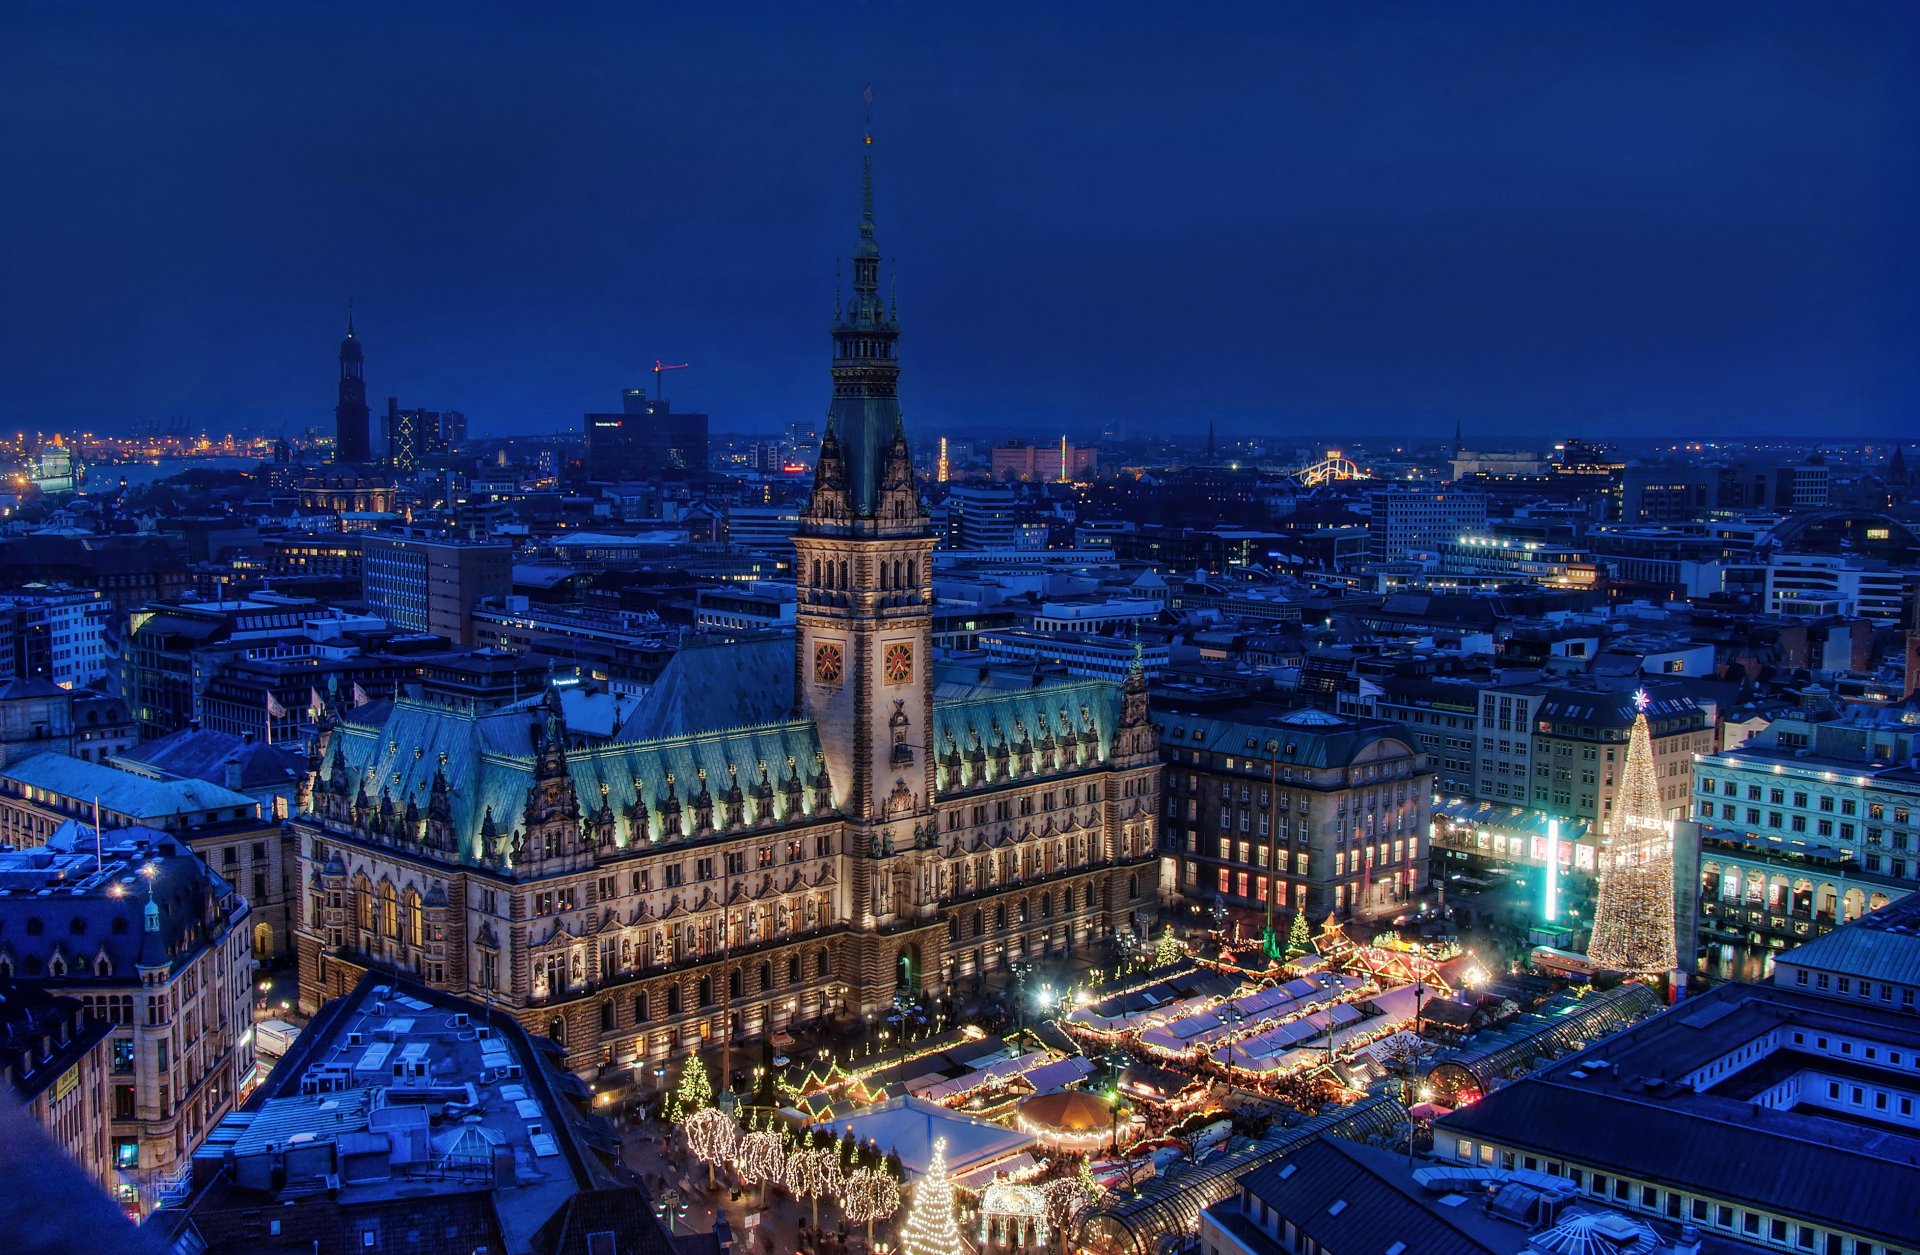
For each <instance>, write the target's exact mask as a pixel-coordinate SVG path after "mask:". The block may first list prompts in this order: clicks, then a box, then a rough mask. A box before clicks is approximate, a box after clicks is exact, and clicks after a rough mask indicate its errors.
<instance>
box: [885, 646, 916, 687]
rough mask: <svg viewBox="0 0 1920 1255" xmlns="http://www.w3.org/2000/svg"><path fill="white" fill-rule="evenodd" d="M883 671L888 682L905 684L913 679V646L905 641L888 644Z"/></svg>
mask: <svg viewBox="0 0 1920 1255" xmlns="http://www.w3.org/2000/svg"><path fill="white" fill-rule="evenodd" d="M882 673H883V674H884V675H885V676H886V680H887V683H888V684H905V683H907V682H908V681H909V680H911V679H913V646H911V645H908V644H904V643H902V644H896V645H889V646H887V652H886V655H885V657H884V659H883V663H882Z"/></svg>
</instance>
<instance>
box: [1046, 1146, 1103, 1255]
mask: <svg viewBox="0 0 1920 1255" xmlns="http://www.w3.org/2000/svg"><path fill="white" fill-rule="evenodd" d="M1040 1193H1041V1196H1042V1197H1043V1198H1045V1199H1046V1203H1047V1220H1048V1221H1049V1222H1051V1224H1052V1226H1053V1231H1054V1232H1055V1233H1057V1234H1059V1235H1060V1250H1061V1251H1062V1252H1063V1255H1064V1252H1065V1251H1066V1250H1067V1247H1068V1245H1069V1243H1070V1241H1071V1239H1072V1236H1073V1226H1074V1225H1076V1224H1078V1223H1079V1221H1080V1217H1082V1216H1084V1215H1086V1214H1087V1211H1088V1210H1089V1209H1090V1208H1092V1207H1093V1205H1094V1204H1095V1203H1097V1202H1099V1201H1100V1199H1101V1197H1102V1196H1103V1195H1104V1194H1105V1193H1106V1191H1105V1189H1104V1188H1102V1186H1101V1185H1100V1183H1099V1182H1098V1181H1097V1180H1095V1179H1094V1176H1093V1169H1092V1168H1091V1167H1090V1166H1088V1164H1087V1162H1086V1161H1085V1160H1084V1159H1083V1160H1081V1161H1080V1171H1078V1172H1076V1173H1074V1174H1073V1175H1072V1176H1070V1177H1059V1178H1057V1179H1055V1180H1052V1181H1049V1182H1047V1183H1046V1184H1045V1185H1043V1186H1041V1187H1040Z"/></svg>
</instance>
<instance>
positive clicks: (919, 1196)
mask: <svg viewBox="0 0 1920 1255" xmlns="http://www.w3.org/2000/svg"><path fill="white" fill-rule="evenodd" d="M900 1249H901V1251H902V1253H903V1255H962V1252H963V1251H964V1250H965V1247H964V1246H963V1245H962V1243H961V1241H960V1227H959V1226H958V1225H956V1224H954V1222H953V1182H952V1181H950V1180H948V1179H947V1139H946V1138H944V1137H943V1138H941V1139H940V1140H939V1141H936V1142H935V1143H934V1144H933V1162H932V1163H930V1164H928V1165H927V1172H926V1175H925V1176H923V1177H921V1178H920V1181H919V1183H918V1184H916V1185H915V1186H914V1187H913V1206H912V1207H910V1208H909V1209H908V1210H907V1219H906V1223H905V1224H903V1225H901V1226H900Z"/></svg>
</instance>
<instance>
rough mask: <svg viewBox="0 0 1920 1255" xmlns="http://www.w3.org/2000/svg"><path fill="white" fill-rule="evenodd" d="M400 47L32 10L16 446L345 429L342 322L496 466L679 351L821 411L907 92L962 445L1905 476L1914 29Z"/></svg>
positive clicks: (579, 15)
mask: <svg viewBox="0 0 1920 1255" xmlns="http://www.w3.org/2000/svg"><path fill="white" fill-rule="evenodd" d="M370 12H371V11H369V10H355V9H352V8H351V7H348V8H345V9H340V8H331V9H329V10H327V13H326V15H325V19H324V20H325V22H326V26H325V28H324V29H322V28H321V22H322V20H323V19H322V16H321V15H320V14H319V11H318V10H306V9H300V8H288V9H278V10H275V11H273V12H272V13H269V14H259V13H252V12H248V11H246V10H244V9H241V8H226V9H222V8H218V7H216V8H214V9H212V10H211V11H209V12H207V13H205V14H203V15H202V16H201V17H199V18H198V19H196V21H195V22H194V23H193V24H192V25H191V26H190V27H188V26H183V25H180V24H178V23H177V21H175V20H174V19H170V18H169V17H167V16H166V15H164V14H160V13H149V12H147V11H145V10H142V9H139V8H137V7H125V8H121V7H115V6H105V7H103V8H100V9H97V10H91V11H89V12H88V13H87V14H85V15H79V16H76V15H72V14H67V13H61V12H56V11H54V10H51V9H46V10H31V9H23V10H15V11H14V12H13V13H11V14H10V15H9V17H8V19H6V20H7V22H8V24H9V26H10V27H11V28H12V29H11V32H10V36H11V37H10V39H9V43H10V44H11V46H12V47H13V49H14V55H13V60H14V61H15V62H16V66H15V69H16V71H17V72H15V73H11V74H10V75H9V76H8V77H9V79H10V80H11V82H12V83H13V85H14V86H13V88H12V89H11V90H4V94H0V101H4V104H3V105H0V107H5V108H7V109H8V111H9V113H11V114H13V115H15V116H16V120H18V121H19V122H21V124H22V125H21V127H20V128H19V129H20V130H21V133H22V140H21V142H22V144H23V145H24V148H25V151H24V152H23V154H22V160H23V164H24V165H25V166H27V167H28V168H32V167H33V166H35V165H36V163H37V164H38V165H40V166H42V167H44V168H45V169H46V170H47V171H49V173H50V175H57V176H58V177H48V178H45V179H40V180H34V181H31V182H30V183H27V184H22V185H19V186H17V187H16V190H15V192H14V193H13V195H12V196H11V197H10V198H8V199H7V200H6V201H5V202H0V222H4V223H5V224H6V226H7V228H8V229H7V230H6V231H5V233H4V235H5V238H6V239H7V240H8V241H9V242H8V244H7V245H6V246H5V247H6V248H7V249H8V251H9V256H8V257H7V265H8V270H9V273H10V274H11V275H13V276H14V280H15V284H14V286H15V299H14V300H13V301H11V302H8V303H7V304H6V307H5V310H4V313H0V320H4V327H0V331H3V332H4V334H3V335H0V339H4V342H5V343H7V344H8V345H9V351H8V356H9V358H11V359H12V360H11V361H10V362H9V369H8V370H7V371H5V372H0V427H8V426H9V425H10V426H11V427H13V428H25V429H27V430H36V429H39V430H57V429H62V428H65V429H80V428H84V427H92V428H94V429H97V430H102V431H110V430H116V429H119V428H120V427H121V426H122V425H124V424H132V423H134V422H152V421H155V420H160V419H164V418H165V417H166V416H170V415H182V414H184V415H188V416H190V417H191V421H192V423H193V425H194V426H196V427H207V428H210V429H214V430H220V429H223V428H228V427H237V426H250V427H255V428H258V427H279V428H280V429H284V430H287V431H298V430H300V429H301V428H302V427H304V426H307V425H316V426H325V425H327V420H328V419H329V418H330V417H331V415H330V411H331V407H332V403H333V400H334V398H333V396H332V391H333V387H332V385H333V372H334V366H335V363H334V361H333V349H334V346H336V345H337V344H338V342H339V338H340V336H341V334H342V332H343V331H344V326H345V322H346V313H347V310H346V306H347V303H348V301H349V299H352V300H354V301H356V302H357V310H358V314H357V319H358V323H359V326H360V334H361V337H362V338H363V339H364V340H365V342H366V345H367V358H368V362H367V387H368V396H369V398H370V400H371V401H372V402H373V403H374V404H375V406H376V408H377V407H378V402H379V400H380V399H382V398H384V397H386V396H389V395H393V396H397V397H398V398H399V399H400V403H401V405H402V406H425V407H429V408H452V409H460V410H462V411H463V412H465V413H467V414H469V415H470V416H471V421H472V424H473V429H474V431H475V434H476V435H482V436H485V435H493V434H505V433H507V432H512V431H527V430H545V429H554V430H558V429H563V428H565V427H568V426H570V425H571V424H572V423H573V422H575V421H577V416H578V415H579V414H580V413H582V412H585V411H587V410H597V409H605V408H608V407H609V406H610V405H611V403H612V402H613V400H614V398H615V397H616V396H617V394H618V391H619V390H620V389H621V388H624V387H628V386H637V385H641V384H644V383H648V382H650V379H649V377H648V376H649V370H648V368H649V367H650V366H651V364H652V362H653V361H654V360H655V359H656V358H664V359H667V360H670V361H676V362H677V361H691V362H693V368H692V369H690V370H689V371H687V372H686V373H684V374H683V375H681V376H680V377H678V378H677V379H675V380H674V381H673V382H674V387H673V388H672V389H671V391H672V392H673V393H674V394H675V399H676V400H678V401H680V402H681V403H682V404H683V405H684V406H686V407H688V408H695V409H699V410H704V411H707V412H709V413H711V414H713V416H714V422H715V426H716V428H719V429H731V430H742V431H750V430H756V429H761V430H764V429H772V428H774V427H777V426H779V425H782V424H784V423H786V422H789V421H794V420H799V421H817V420H818V418H819V417H820V407H819V400H818V366H817V355H818V351H819V349H820V346H821V342H822V336H821V331H820V326H821V321H822V318H823V316H824V314H825V313H826V311H825V309H824V308H823V302H822V299H821V296H820V293H821V292H822V290H823V288H824V286H825V284H826V283H828V282H830V281H831V270H832V268H833V266H834V259H835V254H836V253H837V252H840V251H844V250H843V249H842V248H840V247H838V246H836V244H835V243H834V241H836V240H837V239H838V238H839V237H838V236H837V235H836V234H835V231H834V228H835V226H836V225H837V224H840V223H844V222H845V221H846V220H847V218H848V216H849V214H850V213H851V212H852V210H853V208H854V200H855V197H856V195H857V189H856V188H855V187H854V186H853V185H852V184H851V182H850V181H849V180H848V179H847V178H846V177H845V175H844V173H843V172H844V168H845V164H846V160H847V158H848V156H849V155H850V153H852V152H853V151H855V149H856V146H857V145H858V142H859V135H860V114H859V110H860V101H859V90H860V87H861V85H862V84H863V83H865V82H867V81H869V80H871V81H872V82H873V83H874V87H875V92H876V95H877V97H878V99H877V102H876V105H875V110H876V116H875V122H874V132H875V135H876V143H875V152H876V160H877V161H878V162H879V163H880V168H881V170H882V171H883V172H884V177H885V178H886V179H887V180H888V182H889V186H890V188H891V189H892V191H891V193H890V194H891V196H892V198H893V203H894V204H895V205H897V213H898V216H899V218H900V219H901V222H902V227H901V229H900V236H901V238H900V241H899V243H898V245H897V246H896V251H897V254H898V256H899V257H900V264H899V270H900V273H899V287H900V299H901V301H902V308H903V313H905V314H906V315H908V316H910V317H911V319H912V321H913V323H914V325H915V326H916V327H921V328H924V329H925V333H924V334H923V335H921V336H920V337H919V338H917V339H916V340H915V341H914V343H913V344H912V345H910V346H908V348H907V353H908V359H907V360H908V363H909V365H910V366H911V367H912V368H913V372H914V378H915V381H916V382H915V387H914V389H913V390H912V392H911V394H910V395H909V396H908V397H906V398H904V400H905V404H906V406H907V408H908V411H909V415H910V418H911V419H912V421H913V423H914V426H915V428H916V430H919V431H923V432H932V431H941V432H949V433H952V434H954V435H956V436H971V435H976V434H981V433H984V432H986V431H989V430H993V429H999V428H1006V427H1015V426H1019V425H1022V424H1026V423H1036V422H1037V423H1042V424H1045V425H1047V426H1048V427H1049V428H1050V429H1056V428H1066V429H1074V430H1078V429H1085V428H1088V427H1097V426H1098V425H1100V424H1102V423H1104V422H1105V421H1107V420H1109V419H1117V420H1120V421H1122V422H1125V423H1127V424H1128V425H1129V426H1130V427H1133V428H1135V429H1141V428H1151V427H1152V426H1154V425H1155V424H1158V423H1162V422H1164V423H1166V424H1167V425H1168V426H1169V427H1171V426H1173V425H1174V424H1177V423H1181V422H1187V421H1206V420H1209V419H1211V420H1213V421H1215V422H1217V423H1218V425H1219V427H1220V430H1221V431H1222V432H1223V433H1225V434H1230V435H1231V434H1241V433H1252V432H1260V433H1271V434H1275V435H1277V436H1280V437H1282V438H1297V439H1299V440H1301V441H1304V442H1312V441H1315V440H1320V439H1323V438H1324V437H1325V434H1326V433H1328V432H1332V431H1353V430H1363V431H1368V432H1373V433H1376V434H1377V435H1380V436H1385V437H1394V436H1400V437H1404V438H1407V439H1410V440H1421V439H1434V438H1438V439H1445V437H1446V436H1447V435H1448V434H1449V433H1451V431H1452V430H1453V428H1454V426H1455V424H1456V423H1463V424H1464V425H1465V426H1466V428H1467V429H1468V433H1469V435H1470V436H1473V435H1475V434H1476V433H1479V434H1482V435H1484V436H1485V437H1487V438H1501V439H1505V438H1512V437H1514V436H1519V435H1523V434H1531V433H1533V432H1537V431H1539V430H1542V429H1543V428H1544V429H1552V430H1554V431H1556V432H1558V431H1564V432H1568V433H1578V432H1580V431H1598V430H1601V429H1605V430H1607V431H1609V432H1612V433H1617V434H1620V435H1623V436H1629V437H1631V436H1644V435H1651V434H1657V433H1661V432H1665V431H1670V430H1675V429H1684V430H1685V431H1687V432H1688V433H1696V432H1697V433H1699V434H1700V435H1703V436H1713V435H1716V434H1719V435H1733V434H1742V435H1758V436H1768V435H1781V434H1787V433H1790V432H1793V431H1795V430H1796V429H1799V428H1804V427H1807V426H1811V425H1817V426H1818V427H1819V428H1820V429H1821V430H1827V431H1833V432H1835V433H1845V434H1850V435H1858V436H1863V437H1871V436H1875V435H1887V434H1893V433H1895V432H1898V431H1900V430H1901V429H1902V428H1903V425H1905V424H1906V423H1907V422H1908V415H1909V414H1910V413H1911V411H1912V408H1913V406H1912V402H1913V399H1914V395H1915V392H1916V387H1915V384H1916V380H1915V377H1914V374H1913V371H1912V368H1911V367H1910V366H1909V365H1908V364H1907V363H1906V362H1905V361H1904V360H1902V358H1903V355H1902V354H1901V353H1900V351H1899V350H1900V347H1901V346H1902V345H1904V344H1905V343H1906V342H1907V341H1908V340H1910V339H1911V338H1912V332H1913V330H1914V326H1913V324H1914V322H1915V318H1914V310H1913V304H1912V301H1911V298H1910V297H1909V296H1908V295H1907V293H1908V292H1909V291H1910V290H1911V289H1912V287H1913V284H1912V282H1911V279H1912V277H1913V276H1912V272H1913V270H1914V260H1915V259H1914V249H1913V247H1912V239H1911V231H1910V229H1909V228H1907V227H1906V226H1905V223H1904V217H1903V215H1904V209H1903V206H1905V205H1906V204H1907V203H1909V201H1910V196H1909V192H1910V191H1911V188H1912V185H1913V182H1914V179H1913V175H1914V170H1913V164H1912V160H1911V158H1910V157H1908V156H1904V155H1903V154H1905V153H1908V152H1910V151H1911V150H1912V149H1913V147H1914V146H1913V145H1912V144H1911V143H1910V142H1909V139H1910V137H1911V132H1912V130H1913V120H1914V115H1913V111H1912V110H1911V108H1910V104H1911V89H1910V87H1908V86H1907V83H1908V82H1910V81H1911V79H1912V76H1911V75H1910V74H1908V73H1906V70H1908V69H1909V68H1910V67H1911V64H1912V61H1913V59H1914V58H1913V52H1914V39H1913V33H1914V32H1913V28H1912V25H1911V24H1910V23H1908V22H1907V21H1905V20H1904V18H1903V17H1902V15H1900V14H1898V13H1896V12H1893V11H1889V10H1885V9H1875V8H1871V7H1866V8H1851V9H1836V8H1834V7H1832V6H1827V7H1823V8H1822V9H1821V10H1820V11H1819V12H1817V13H1815V12H1811V11H1806V10H1802V9H1799V8H1796V7H1793V6H1746V7H1744V8H1743V9H1742V10H1741V12H1742V16H1743V21H1742V22H1741V23H1739V24H1738V26H1733V25H1731V24H1728V23H1723V22H1720V21H1718V20H1717V19H1716V17H1715V16H1714V15H1713V13H1712V12H1710V11H1709V10H1706V9H1699V10H1679V11H1669V10H1665V9H1655V8H1653V7H1650V6H1644V7H1642V6H1627V7H1616V8H1613V9H1609V10H1608V12H1607V23H1606V26H1605V27H1604V28H1602V27H1601V26H1599V25H1598V23H1597V21H1596V19H1595V18H1594V17H1593V16H1592V15H1590V14H1583V13H1580V12H1578V11H1562V12H1557V13H1548V14H1542V13H1539V12H1536V11H1530V10H1526V9H1523V8H1521V7H1517V6H1504V5H1481V6H1474V7H1472V8H1470V9H1468V10H1465V11H1458V15H1457V17H1455V18H1454V19H1452V20H1441V19H1435V18H1427V17H1422V16H1420V15H1418V14H1405V13H1403V14H1401V15H1400V17H1399V18H1398V19H1397V20H1395V21H1393V22H1390V23H1386V22H1374V21H1368V20H1365V19H1361V18H1356V17H1355V16H1354V15H1352V14H1351V13H1345V14H1342V13H1339V12H1336V11H1333V10H1328V9H1322V8H1318V7H1313V6H1290V7H1288V8H1285V9H1283V10H1280V11H1278V12H1275V13H1271V14H1269V13H1264V12H1260V13H1256V12H1253V11H1250V10H1249V11H1246V12H1238V11H1236V12H1235V13H1234V14H1233V20H1232V21H1226V20H1222V21H1221V23H1220V24H1219V26H1218V28H1217V29H1212V30H1192V29H1184V28H1183V29H1179V30H1174V31H1156V30H1155V29H1154V28H1153V26H1152V23H1151V19H1150V15H1149V14H1148V13H1147V11H1145V10H1123V11H1121V12H1120V13H1119V14H1118V15H1117V16H1116V17H1115V19H1114V20H1113V22H1112V23H1111V25H1110V26H1109V27H1107V28H1103V30H1101V31H1099V32H1088V31H1085V30H1082V29H1080V24H1079V23H1076V22H1073V21H1071V20H1069V18H1070V11H1062V12H1060V13H1056V14H1050V15H1046V16H1043V17H1040V18H1031V19H1029V20H1028V21H1027V22H1026V23H1025V24H1023V25H1021V26H1020V27H1019V28H1018V30H1017V31H1016V30H1015V29H1014V28H1012V27H1011V26H1010V25H1009V24H1008V23H1007V22H1005V21H1003V22H1000V23H994V22H985V23H981V24H978V25H976V26H970V27H968V28H966V29H945V28H943V27H940V26H938V25H936V24H932V23H931V22H930V23H929V24H927V25H914V24H912V23H911V22H909V21H908V20H907V19H903V18H900V17H898V16H896V15H890V14H884V13H869V14H861V15H860V20H859V21H856V22H854V23H851V24H850V25H848V24H834V25H832V26H826V25H823V24H820V23H818V22H817V21H814V20H811V19H809V18H807V17H806V16H805V15H798V14H793V15H790V14H779V13H777V14H773V15H771V16H769V18H768V21H767V23H765V24H763V26H762V29H761V31H760V32H759V34H758V35H756V37H755V38H756V39H764V43H754V42H746V43H741V42H738V41H735V42H732V43H729V42H728V41H727V40H725V39H722V38H720V37H719V36H718V34H717V33H716V30H715V29H714V28H712V27H708V26H704V25H702V24H701V23H700V22H698V21H696V20H693V19H688V18H680V17H670V18H666V19H656V18H653V17H649V18H648V19H647V21H646V22H645V23H644V24H643V23H641V21H640V19H639V18H637V17H632V16H626V15H623V14H621V13H619V12H617V11H615V10H612V9H598V8H594V7H587V8H583V9H579V10H575V11H571V12H570V13H569V14H568V15H567V19H566V20H564V21H559V22H551V23H545V24H543V25H542V26H541V28H540V29H539V30H538V31H532V32H530V31H526V30H523V29H521V27H520V25H519V24H518V19H517V18H516V15H514V14H513V13H512V12H510V11H505V10H480V11H475V12H473V13H471V14H468V13H467V12H466V11H464V10H462V11H461V14H460V20H459V21H458V22H456V21H455V19H454V16H453V11H452V10H450V9H445V8H439V7H434V6H427V7H424V8H420V9H415V10H410V11H408V12H406V13H404V14H401V15H398V16H392V17H388V18H386V19H385V20H384V21H383V22H382V23H380V24H379V26H378V31H379V34H380V38H378V39H366V38H362V37H361V36H363V35H364V34H366V33H367V30H368V28H367V27H366V26H365V23H364V21H363V20H362V19H365V18H367V17H368V15H369V14H370ZM641 48H644V49H645V52H644V53H641V52H637V51H636V50H637V49H641ZM629 53H633V55H631V56H628V55H627V54H629ZM1096 65H1097V66H1098V68H1097V69H1095V68H1092V67H1094V66H1096ZM360 82H379V83H381V84H382V85H383V90H382V91H380V92H376V93H366V92H361V91H358V90H356V89H355V84H357V83H360ZM76 93H78V94H76ZM29 101H31V102H33V108H32V109H30V110H29V109H28V104H27V102H29ZM29 121H31V122H32V124H31V125H28V122H29ZM1155 172H1158V175H1157V176H1156V174H1155ZM127 186H139V187H141V188H144V189H147V190H148V191H149V192H151V193H152V196H151V197H150V198H149V200H148V202H147V203H145V205H144V207H143V208H142V209H141V210H140V211H139V212H138V213H134V212H132V211H131V210H130V209H129V204H130V202H129V201H128V199H127V198H126V197H125V195H124V193H123V192H119V191H116V190H115V189H117V188H124V187H127ZM891 281H892V277H891V276H889V285H891ZM109 298H111V299H109Z"/></svg>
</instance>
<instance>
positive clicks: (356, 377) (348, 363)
mask: <svg viewBox="0 0 1920 1255" xmlns="http://www.w3.org/2000/svg"><path fill="white" fill-rule="evenodd" d="M365 369H366V354H365V353H364V352H363V351H362V350H361V347H360V338H359V337H358V336H356V335H355V334H354V333H353V306H352V305H351V304H349V305H348V306H347V338H346V339H344V340H342V341H341V342H340V400H339V403H338V404H337V405H335V406H334V407H333V420H334V439H333V460H334V461H336V462H368V461H371V460H372V459H373V436H372V420H371V416H370V413H369V411H368V409H367V381H366V378H365V374H364V371H365Z"/></svg>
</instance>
